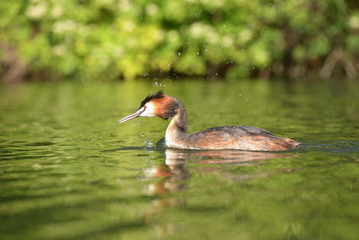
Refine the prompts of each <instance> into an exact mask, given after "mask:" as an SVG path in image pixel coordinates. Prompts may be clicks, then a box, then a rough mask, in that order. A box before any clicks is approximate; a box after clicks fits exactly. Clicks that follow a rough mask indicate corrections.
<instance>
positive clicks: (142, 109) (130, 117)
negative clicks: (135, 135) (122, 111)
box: [118, 107, 146, 123]
mask: <svg viewBox="0 0 359 240" xmlns="http://www.w3.org/2000/svg"><path fill="white" fill-rule="evenodd" d="M145 110H146V109H145V108H143V107H142V108H140V109H138V110H137V111H136V112H134V113H132V114H130V115H128V116H126V117H124V118H122V119H121V120H120V121H118V122H119V123H123V122H126V121H128V120H131V119H134V118H137V117H140V116H141V113H143V112H144V111H145Z"/></svg>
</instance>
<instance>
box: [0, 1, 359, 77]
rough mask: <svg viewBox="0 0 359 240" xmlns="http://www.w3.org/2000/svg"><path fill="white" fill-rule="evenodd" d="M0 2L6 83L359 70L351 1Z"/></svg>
mask: <svg viewBox="0 0 359 240" xmlns="http://www.w3.org/2000/svg"><path fill="white" fill-rule="evenodd" d="M0 9H1V12H2V14H0V29H1V35H0V47H1V52H2V54H1V56H0V63H1V65H0V75H1V78H2V80H3V81H15V80H18V79H21V78H26V79H33V78H39V79H63V78H74V79H91V80H92V79H93V80H112V79H118V78H124V79H134V78H136V77H139V76H148V75H156V76H165V77H167V76H170V77H176V76H179V75H180V76H207V77H209V78H213V77H224V76H226V77H233V78H239V77H245V76H248V75H251V76H261V77H269V76H284V77H303V76H311V75H320V76H321V77H331V76H332V75H334V74H337V73H338V74H342V75H346V76H347V77H352V78H357V76H358V71H359V3H358V2H357V1H356V0H347V1H344V0H316V1H314V0H286V1H283V0H251V1H247V0H227V1H226V0H216V1H211V0H171V1H162V0H157V1H147V0H135V1H130V0H86V1H85V0H66V1H60V0H31V1H27V0H16V1H7V0H6V1H5V0H4V1H0Z"/></svg>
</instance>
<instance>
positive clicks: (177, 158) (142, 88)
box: [0, 80, 359, 239]
mask: <svg viewBox="0 0 359 240" xmlns="http://www.w3.org/2000/svg"><path fill="white" fill-rule="evenodd" d="M160 88H161V89H164V90H165V92H167V93H169V94H170V95H173V96H176V97H178V98H179V99H181V100H182V101H183V103H184V104H185V105H186V106H187V110H188V113H189V131H190V132H194V131H197V130H201V129H204V128H208V127H212V126H220V125H251V126H257V127H261V128H264V129H267V130H269V131H271V132H273V133H275V134H277V135H279V136H283V137H291V138H293V139H295V140H298V141H301V142H302V143H303V147H302V148H301V149H298V150H294V151H289V152H284V153H253V152H243V151H184V150H169V149H167V150H165V149H162V148H156V142H157V141H158V140H159V139H161V138H163V137H164V133H165V130H166V127H167V124H168V121H164V120H162V119H159V118H141V119H140V118H138V119H135V120H132V121H129V122H126V123H122V124H118V123H117V121H118V120H119V119H121V118H122V117H124V116H126V115H127V114H129V113H132V112H133V111H134V110H135V109H137V108H138V107H139V105H140V102H141V101H142V100H143V98H144V97H145V96H146V95H148V94H149V93H150V91H152V92H154V91H157V90H158V89H160ZM358 93H359V84H358V83H357V82H346V81H344V80H342V81H333V82H318V81H314V82H305V81H302V82H298V83H293V84H285V83H283V82H268V81H241V82H236V83H231V82H211V81H193V80H192V81H160V82H155V81H153V82H129V83H103V84H89V85H80V84H71V83H62V84H36V83H34V84H25V85H10V86H5V85H1V86H0V236H1V239H358V238H359V227H358V226H359V207H358V203H359V165H358V163H359V94H358Z"/></svg>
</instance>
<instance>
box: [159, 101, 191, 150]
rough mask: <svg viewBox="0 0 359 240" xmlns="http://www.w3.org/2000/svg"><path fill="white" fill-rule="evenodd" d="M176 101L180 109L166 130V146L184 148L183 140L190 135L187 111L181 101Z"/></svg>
mask: <svg viewBox="0 0 359 240" xmlns="http://www.w3.org/2000/svg"><path fill="white" fill-rule="evenodd" d="M174 99H175V100H174V101H175V102H176V104H177V106H178V108H177V113H176V115H175V116H173V118H172V119H171V122H170V124H169V125H168V127H167V130H166V138H165V139H166V145H167V146H168V147H184V146H183V140H184V139H185V138H186V137H188V135H189V134H188V133H187V123H188V117H187V110H186V107H185V106H184V104H183V103H182V102H181V101H180V100H178V99H176V98H174Z"/></svg>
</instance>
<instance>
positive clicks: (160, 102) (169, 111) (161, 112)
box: [151, 94, 178, 120]
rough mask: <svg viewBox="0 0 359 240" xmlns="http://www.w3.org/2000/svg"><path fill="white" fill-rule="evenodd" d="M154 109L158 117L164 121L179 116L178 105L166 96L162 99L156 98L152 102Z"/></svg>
mask: <svg viewBox="0 0 359 240" xmlns="http://www.w3.org/2000/svg"><path fill="white" fill-rule="evenodd" d="M151 103H152V104H153V107H154V112H155V114H156V116H159V117H160V118H162V119H166V120H167V119H168V118H170V117H174V116H175V115H176V114H177V108H178V106H177V103H176V102H175V101H174V99H173V98H172V97H170V96H168V95H166V94H163V95H162V97H161V98H154V99H153V100H151Z"/></svg>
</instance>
